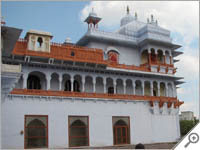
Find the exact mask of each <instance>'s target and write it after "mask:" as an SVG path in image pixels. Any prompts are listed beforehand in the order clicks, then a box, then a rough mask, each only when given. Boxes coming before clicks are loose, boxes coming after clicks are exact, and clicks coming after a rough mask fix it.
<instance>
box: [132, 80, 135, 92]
mask: <svg viewBox="0 0 200 150" xmlns="http://www.w3.org/2000/svg"><path fill="white" fill-rule="evenodd" d="M132 82H133V95H135V81H132Z"/></svg>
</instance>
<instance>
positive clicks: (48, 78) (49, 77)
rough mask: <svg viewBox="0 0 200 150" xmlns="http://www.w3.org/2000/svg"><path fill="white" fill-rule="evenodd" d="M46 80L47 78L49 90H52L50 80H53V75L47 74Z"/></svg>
mask: <svg viewBox="0 0 200 150" xmlns="http://www.w3.org/2000/svg"><path fill="white" fill-rule="evenodd" d="M46 80H47V90H50V88H51V87H50V81H51V75H49V74H47V75H46Z"/></svg>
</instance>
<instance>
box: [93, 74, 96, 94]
mask: <svg viewBox="0 0 200 150" xmlns="http://www.w3.org/2000/svg"><path fill="white" fill-rule="evenodd" d="M92 81H93V93H96V78H95V77H94V78H93V80H92Z"/></svg>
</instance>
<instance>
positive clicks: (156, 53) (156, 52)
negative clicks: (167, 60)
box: [155, 50, 158, 64]
mask: <svg viewBox="0 0 200 150" xmlns="http://www.w3.org/2000/svg"><path fill="white" fill-rule="evenodd" d="M155 55H156V64H158V51H157V50H155Z"/></svg>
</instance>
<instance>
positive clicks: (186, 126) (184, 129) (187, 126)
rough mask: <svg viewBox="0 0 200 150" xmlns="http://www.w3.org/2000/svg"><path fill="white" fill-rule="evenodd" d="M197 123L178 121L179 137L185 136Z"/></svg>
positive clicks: (195, 121)
mask: <svg viewBox="0 0 200 150" xmlns="http://www.w3.org/2000/svg"><path fill="white" fill-rule="evenodd" d="M197 123H198V121H197V120H194V121H193V120H181V121H180V130H181V136H184V135H186V134H187V133H188V132H189V131H190V130H191V129H192V128H193V127H194V126H195V125H196V124H197Z"/></svg>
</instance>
